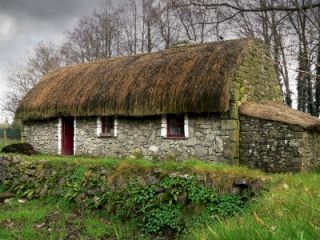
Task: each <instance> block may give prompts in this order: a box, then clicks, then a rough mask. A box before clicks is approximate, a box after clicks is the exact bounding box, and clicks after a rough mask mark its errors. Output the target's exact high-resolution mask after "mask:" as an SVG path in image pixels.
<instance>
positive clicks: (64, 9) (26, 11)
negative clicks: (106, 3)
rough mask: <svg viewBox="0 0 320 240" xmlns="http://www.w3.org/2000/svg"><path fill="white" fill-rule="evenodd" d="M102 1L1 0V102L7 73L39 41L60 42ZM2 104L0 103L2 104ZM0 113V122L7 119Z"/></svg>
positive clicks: (4, 92)
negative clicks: (80, 19)
mask: <svg viewBox="0 0 320 240" xmlns="http://www.w3.org/2000/svg"><path fill="white" fill-rule="evenodd" d="M99 1H100V0H0V103H2V102H3V101H4V100H5V94H6V91H8V89H9V88H10V83H8V82H6V77H5V76H6V73H7V71H8V69H9V67H10V66H11V65H15V64H16V63H18V62H22V61H23V59H25V58H26V57H27V54H28V52H31V51H32V49H33V48H34V47H35V46H36V45H37V44H38V43H39V42H40V41H45V42H46V41H52V42H53V43H57V44H59V43H61V41H62V40H63V38H64V35H63V33H64V32H65V31H67V30H71V29H72V27H73V26H74V25H75V24H76V22H77V20H78V18H80V17H82V16H85V15H90V14H91V13H92V12H93V10H94V9H95V8H97V7H98V4H99ZM0 105H1V104H0ZM5 117H6V116H5V114H4V113H3V112H2V111H1V110H0V122H1V121H3V120H4V119H5Z"/></svg>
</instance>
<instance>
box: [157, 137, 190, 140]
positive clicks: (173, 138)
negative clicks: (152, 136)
mask: <svg viewBox="0 0 320 240" xmlns="http://www.w3.org/2000/svg"><path fill="white" fill-rule="evenodd" d="M162 138H163V139H171V140H187V139H188V138H187V137H162Z"/></svg>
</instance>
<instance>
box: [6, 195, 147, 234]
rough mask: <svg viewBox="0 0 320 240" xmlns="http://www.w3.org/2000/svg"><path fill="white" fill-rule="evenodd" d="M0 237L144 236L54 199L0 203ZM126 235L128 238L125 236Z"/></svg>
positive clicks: (126, 225)
mask: <svg viewBox="0 0 320 240" xmlns="http://www.w3.org/2000/svg"><path fill="white" fill-rule="evenodd" d="M0 212H1V215H0V239H1V240H2V239H8V240H9V239H23V240H29V239H30V240H33V239H128V238H130V239H144V235H143V234H142V233H139V231H137V230H133V227H132V226H130V225H128V224H124V223H121V222H120V221H115V220H114V221H110V220H109V216H106V215H104V214H103V211H92V212H86V211H79V210H77V209H76V208H75V207H74V206H73V205H72V204H68V203H66V202H61V201H59V200H58V199H50V198H47V199H40V200H32V201H29V202H27V203H25V204H20V203H18V202H17V201H15V202H14V203H12V204H5V205H0ZM129 236H130V237H129Z"/></svg>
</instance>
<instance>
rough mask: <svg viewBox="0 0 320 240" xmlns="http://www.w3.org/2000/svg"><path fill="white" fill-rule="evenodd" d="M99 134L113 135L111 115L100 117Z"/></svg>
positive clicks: (112, 118)
mask: <svg viewBox="0 0 320 240" xmlns="http://www.w3.org/2000/svg"><path fill="white" fill-rule="evenodd" d="M101 135H102V136H114V117H113V116H105V117H101Z"/></svg>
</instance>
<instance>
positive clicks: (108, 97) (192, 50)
mask: <svg viewBox="0 0 320 240" xmlns="http://www.w3.org/2000/svg"><path fill="white" fill-rule="evenodd" d="M256 44H258V41H257V40H255V39H242V40H230V41H224V42H215V43H208V44H199V45H191V46H190V45H189V46H185V47H173V48H171V49H168V50H165V51H162V52H157V53H151V54H144V55H136V56H129V57H118V58H112V59H106V60H101V61H95V62H90V63H85V64H80V65H76V66H72V67H66V68H62V69H59V70H56V71H54V72H52V73H50V74H48V75H47V76H45V77H44V78H43V79H42V80H41V81H40V83H38V84H37V85H36V86H35V87H34V88H33V89H32V90H31V91H30V92H29V93H28V94H27V95H26V96H25V97H24V98H23V100H22V101H21V103H20V105H19V107H18V110H17V117H19V118H21V119H23V120H28V119H43V118H49V117H55V116H93V115H126V116H143V115H155V114H162V113H175V112H196V113H200V112H225V111H227V110H228V108H229V86H230V81H231V79H232V77H233V74H234V72H235V70H236V68H237V66H239V63H240V62H241V56H242V55H243V53H244V52H245V51H246V50H247V49H248V48H250V46H253V45H256Z"/></svg>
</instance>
